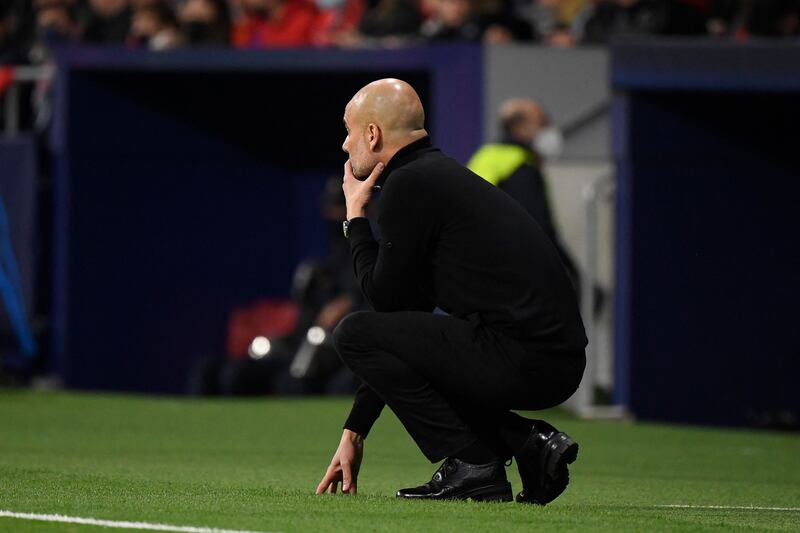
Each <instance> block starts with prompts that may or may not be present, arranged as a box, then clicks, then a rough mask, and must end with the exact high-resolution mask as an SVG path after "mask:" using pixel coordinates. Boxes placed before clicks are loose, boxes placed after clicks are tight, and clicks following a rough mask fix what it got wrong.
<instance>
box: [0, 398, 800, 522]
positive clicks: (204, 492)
mask: <svg viewBox="0 0 800 533" xmlns="http://www.w3.org/2000/svg"><path fill="white" fill-rule="evenodd" d="M349 405H350V401H349V400H347V399H297V400H274V399H262V400H197V399H169V398H168V399H163V398H144V397H130V396H117V395H83V394H69V393H35V392H25V391H0V509H5V510H11V511H16V512H26V513H48V514H49V513H59V514H64V515H71V516H82V517H87V516H91V517H94V518H102V519H110V520H129V521H145V522H158V523H167V524H177V525H192V526H208V527H218V528H228V529H249V530H257V531H286V532H291V531H459V532H462V531H487V530H494V531H497V532H500V531H527V530H533V529H537V530H558V531H570V530H572V531H585V530H589V529H591V530H609V531H620V530H631V531H650V530H655V529H660V530H664V529H668V530H684V531H699V530H720V529H731V528H735V529H752V530H758V531H764V530H800V512H797V511H766V510H736V509H724V510H708V509H666V508H659V507H657V506H659V505H664V504H691V505H724V506H765V507H797V506H800V453H799V452H800V438H799V437H798V436H796V435H785V434H775V433H761V432H749V431H726V430H715V429H702V428H686V427H674V426H662V425H652V424H629V423H619V422H583V421H578V420H575V419H573V418H571V417H569V416H568V415H566V414H564V413H563V412H552V413H546V415H545V416H547V418H548V420H550V421H551V422H553V423H554V424H556V425H557V426H559V427H560V428H562V429H563V430H564V431H567V432H569V433H570V434H571V435H572V436H573V437H574V438H575V439H576V440H577V441H578V442H579V443H580V444H581V453H580V456H579V458H578V461H577V462H576V463H575V464H574V465H572V467H571V477H572V482H571V484H570V487H569V488H568V489H567V492H566V493H564V495H562V497H561V498H559V499H558V500H556V501H555V502H554V503H552V504H551V505H549V506H547V507H533V506H527V505H520V504H516V503H504V504H492V503H475V502H407V501H397V500H396V499H395V498H394V496H393V495H394V491H395V490H396V489H397V488H400V487H405V486H412V485H416V484H419V483H421V482H423V481H426V480H428V479H429V478H430V476H431V474H432V473H433V470H434V467H433V466H432V465H430V464H429V463H427V462H426V460H425V459H424V458H423V457H422V455H421V454H420V453H419V452H418V451H417V449H416V447H415V446H414V444H413V442H412V441H411V439H410V438H409V437H408V436H407V435H406V434H405V432H404V431H403V428H402V426H401V425H400V424H399V423H398V421H397V419H396V418H395V417H394V415H393V414H392V413H391V412H390V411H388V410H386V411H384V414H383V415H382V416H381V419H380V420H379V421H378V423H377V424H376V426H375V428H374V429H373V432H372V434H371V435H370V437H369V439H367V442H366V446H365V452H366V453H365V460H364V464H363V465H362V469H361V476H360V480H359V495H358V496H356V497H348V496H341V495H337V496H329V495H325V496H315V495H314V494H313V491H314V488H315V487H316V485H317V482H318V481H319V479H320V478H321V477H322V474H323V473H324V470H325V467H326V466H327V464H328V461H329V460H330V456H331V454H332V453H333V451H334V449H335V447H336V445H337V444H338V441H339V436H340V434H341V422H342V420H343V419H344V417H345V415H346V413H347V411H348V409H349ZM509 479H510V481H511V483H512V485H513V487H514V490H515V492H516V491H517V490H519V488H520V487H521V485H520V481H519V477H518V475H517V473H516V467H512V468H511V469H509ZM99 530H100V529H99V528H98V527H94V526H83V525H71V524H48V523H40V522H30V521H25V520H17V519H11V518H0V531H33V532H44V531H74V532H84V531H87V532H88V531H99Z"/></svg>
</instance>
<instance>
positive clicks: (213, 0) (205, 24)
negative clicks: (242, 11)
mask: <svg viewBox="0 0 800 533" xmlns="http://www.w3.org/2000/svg"><path fill="white" fill-rule="evenodd" d="M178 20H179V22H180V26H181V30H182V31H183V33H184V35H185V37H186V39H187V41H188V42H189V43H190V44H193V45H197V44H214V45H224V44H228V43H229V42H230V38H231V12H230V8H229V7H228V2H227V0H185V1H184V2H183V3H182V4H181V5H180V7H179V8H178Z"/></svg>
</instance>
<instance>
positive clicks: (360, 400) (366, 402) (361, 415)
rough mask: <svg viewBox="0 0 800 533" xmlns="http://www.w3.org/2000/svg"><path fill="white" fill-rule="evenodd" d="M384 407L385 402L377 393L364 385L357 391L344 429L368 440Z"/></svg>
mask: <svg viewBox="0 0 800 533" xmlns="http://www.w3.org/2000/svg"><path fill="white" fill-rule="evenodd" d="M383 406H384V403H383V400H381V399H380V398H379V397H378V395H377V394H375V391H374V390H372V389H370V388H369V387H368V386H367V385H366V383H362V384H361V386H360V387H359V388H358V390H357V391H356V397H355V400H353V407H352V409H350V415H349V416H348V417H347V421H346V422H345V423H344V429H349V430H350V431H355V432H356V433H358V434H359V435H361V436H362V437H364V438H365V439H366V438H367V435H368V434H369V431H370V430H371V429H372V426H373V424H375V421H376V420H378V417H379V416H380V415H381V411H383Z"/></svg>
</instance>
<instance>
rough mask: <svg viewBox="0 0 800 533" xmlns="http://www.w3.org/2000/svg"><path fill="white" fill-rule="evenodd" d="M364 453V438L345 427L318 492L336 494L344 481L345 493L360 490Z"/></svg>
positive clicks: (353, 492) (343, 488) (343, 490)
mask: <svg viewBox="0 0 800 533" xmlns="http://www.w3.org/2000/svg"><path fill="white" fill-rule="evenodd" d="M363 455H364V439H363V437H361V435H359V434H358V433H354V432H352V431H350V430H349V429H345V430H344V432H343V433H342V440H341V441H339V448H337V450H336V453H335V454H333V459H331V464H330V466H329V467H328V471H327V472H325V476H324V477H323V478H322V481H320V483H319V485H318V486H317V494H323V493H325V492H327V493H329V494H336V487H337V486H338V485H339V482H341V483H342V492H343V493H344V494H355V493H356V492H357V490H358V470H359V468H361V458H362V457H363Z"/></svg>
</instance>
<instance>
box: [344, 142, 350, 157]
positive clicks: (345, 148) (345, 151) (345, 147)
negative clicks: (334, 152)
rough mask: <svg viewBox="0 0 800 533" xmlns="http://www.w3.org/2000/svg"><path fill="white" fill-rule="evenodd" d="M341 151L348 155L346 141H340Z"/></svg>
mask: <svg viewBox="0 0 800 533" xmlns="http://www.w3.org/2000/svg"><path fill="white" fill-rule="evenodd" d="M342 152H344V153H346V154H348V155H350V152H348V151H347V141H345V142H343V143H342Z"/></svg>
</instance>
